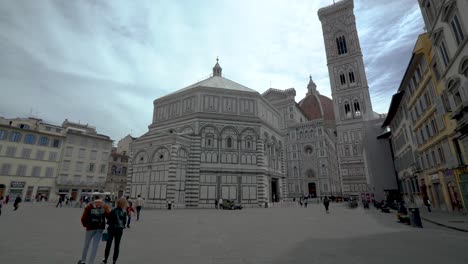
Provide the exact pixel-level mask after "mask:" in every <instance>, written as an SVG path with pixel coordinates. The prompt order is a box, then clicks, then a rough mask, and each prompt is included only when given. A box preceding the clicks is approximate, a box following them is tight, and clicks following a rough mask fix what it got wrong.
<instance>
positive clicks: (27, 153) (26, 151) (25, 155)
mask: <svg viewBox="0 0 468 264" xmlns="http://www.w3.org/2000/svg"><path fill="white" fill-rule="evenodd" d="M21 157H22V158H23V159H29V158H30V157H31V149H28V148H24V149H23V151H22V153H21Z"/></svg>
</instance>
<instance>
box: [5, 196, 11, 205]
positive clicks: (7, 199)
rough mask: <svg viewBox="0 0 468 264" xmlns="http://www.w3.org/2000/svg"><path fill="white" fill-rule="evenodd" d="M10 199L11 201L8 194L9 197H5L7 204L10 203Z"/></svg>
mask: <svg viewBox="0 0 468 264" xmlns="http://www.w3.org/2000/svg"><path fill="white" fill-rule="evenodd" d="M9 201H10V195H7V197H6V198H5V204H8V202H9Z"/></svg>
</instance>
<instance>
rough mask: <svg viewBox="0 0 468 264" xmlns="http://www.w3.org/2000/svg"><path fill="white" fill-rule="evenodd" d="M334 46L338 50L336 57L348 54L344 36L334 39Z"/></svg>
mask: <svg viewBox="0 0 468 264" xmlns="http://www.w3.org/2000/svg"><path fill="white" fill-rule="evenodd" d="M336 46H337V48H338V55H342V54H346V53H348V47H347V46H346V39H345V37H344V36H341V37H338V38H336Z"/></svg>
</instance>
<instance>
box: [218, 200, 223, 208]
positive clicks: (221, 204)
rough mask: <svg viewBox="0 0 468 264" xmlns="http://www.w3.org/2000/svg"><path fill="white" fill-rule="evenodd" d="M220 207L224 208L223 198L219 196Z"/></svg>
mask: <svg viewBox="0 0 468 264" xmlns="http://www.w3.org/2000/svg"><path fill="white" fill-rule="evenodd" d="M218 208H219V209H222V208H223V199H221V198H219V200H218Z"/></svg>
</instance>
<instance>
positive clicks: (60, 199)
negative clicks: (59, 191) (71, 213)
mask: <svg viewBox="0 0 468 264" xmlns="http://www.w3.org/2000/svg"><path fill="white" fill-rule="evenodd" d="M62 203H63V197H62V196H61V195H60V196H59V200H58V202H57V205H56V206H55V208H58V207H59V205H60V207H62Z"/></svg>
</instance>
